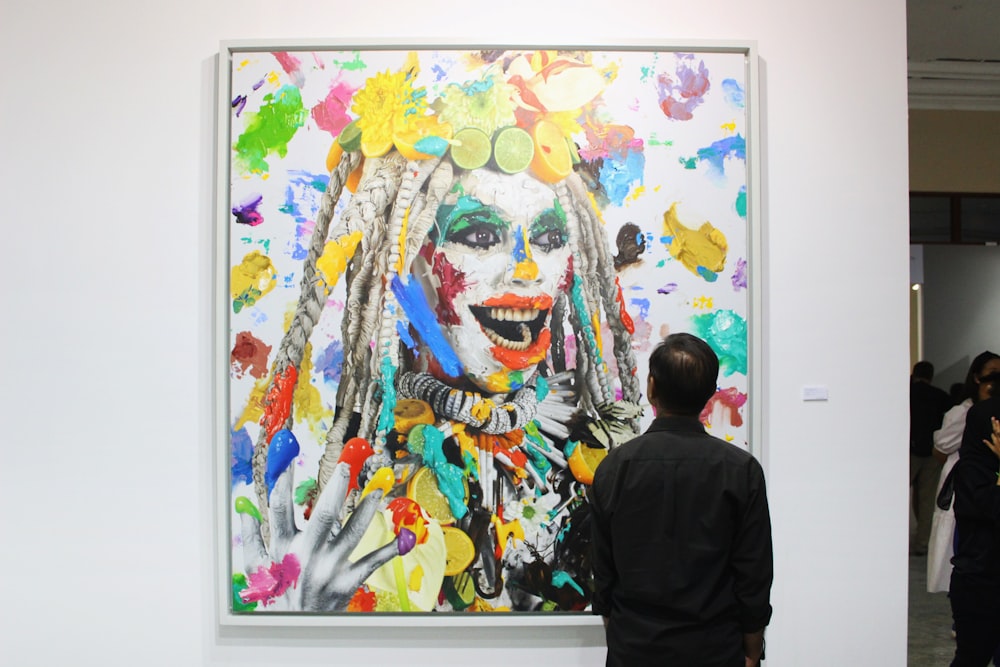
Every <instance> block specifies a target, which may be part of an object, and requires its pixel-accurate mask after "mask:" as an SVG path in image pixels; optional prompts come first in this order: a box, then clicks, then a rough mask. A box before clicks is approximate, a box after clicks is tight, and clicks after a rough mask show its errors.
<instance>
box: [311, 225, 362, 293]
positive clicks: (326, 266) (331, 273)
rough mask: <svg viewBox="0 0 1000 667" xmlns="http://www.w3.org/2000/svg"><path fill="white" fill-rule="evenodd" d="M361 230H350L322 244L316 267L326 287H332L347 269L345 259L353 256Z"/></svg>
mask: <svg viewBox="0 0 1000 667" xmlns="http://www.w3.org/2000/svg"><path fill="white" fill-rule="evenodd" d="M361 236H362V234H361V232H360V231H356V232H352V233H350V234H348V235H346V236H341V237H340V238H338V239H336V240H333V241H327V242H326V245H325V246H323V254H322V255H320V256H319V259H317V260H316V268H317V269H319V272H320V274H321V275H322V276H323V282H325V283H326V285H327V287H333V286H334V285H336V284H337V281H338V280H340V276H342V275H343V273H344V271H346V270H347V260H349V259H350V258H351V257H353V256H354V251H355V250H357V248H358V244H359V243H361Z"/></svg>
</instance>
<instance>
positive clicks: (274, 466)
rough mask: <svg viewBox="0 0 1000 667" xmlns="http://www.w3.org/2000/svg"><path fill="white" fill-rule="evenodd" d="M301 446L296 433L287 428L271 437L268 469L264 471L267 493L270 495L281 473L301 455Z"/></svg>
mask: <svg viewBox="0 0 1000 667" xmlns="http://www.w3.org/2000/svg"><path fill="white" fill-rule="evenodd" d="M300 451H301V448H300V447H299V441H298V440H297V439H296V438H295V434H294V433H292V432H291V431H290V430H288V429H287V428H283V429H281V430H279V431H278V432H277V433H275V434H274V436H272V437H271V442H270V444H269V446H268V448H267V470H266V471H265V472H264V481H265V482H267V495H268V496H269V497H270V495H271V491H273V490H274V485H275V484H277V483H278V478H279V477H281V474H282V473H283V472H285V471H286V470H288V466H289V465H291V463H292V461H294V460H295V458H296V457H297V456H298V455H299V452H300Z"/></svg>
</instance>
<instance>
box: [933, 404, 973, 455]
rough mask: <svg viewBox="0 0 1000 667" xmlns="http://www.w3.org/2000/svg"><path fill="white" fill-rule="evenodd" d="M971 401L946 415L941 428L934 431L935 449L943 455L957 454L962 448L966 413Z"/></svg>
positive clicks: (956, 407) (959, 405) (954, 408)
mask: <svg viewBox="0 0 1000 667" xmlns="http://www.w3.org/2000/svg"><path fill="white" fill-rule="evenodd" d="M970 405H972V402H971V401H963V402H961V403H959V404H958V405H956V406H955V407H953V408H952V409H951V410H949V411H948V412H946V413H945V415H944V420H943V421H942V422H941V428H939V429H938V430H936V431H934V449H936V450H938V451H939V452H941V453H942V454H951V453H952V452H957V451H958V448H959V447H961V446H962V432H963V431H965V413H967V412H968V411H969V406H970Z"/></svg>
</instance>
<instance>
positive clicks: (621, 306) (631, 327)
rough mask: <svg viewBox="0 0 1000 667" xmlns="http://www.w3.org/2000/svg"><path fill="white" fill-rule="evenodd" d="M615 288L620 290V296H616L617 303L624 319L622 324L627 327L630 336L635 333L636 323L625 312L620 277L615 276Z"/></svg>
mask: <svg viewBox="0 0 1000 667" xmlns="http://www.w3.org/2000/svg"><path fill="white" fill-rule="evenodd" d="M615 287H617V288H618V294H617V295H616V296H615V301H617V302H618V311H619V314H620V316H621V318H622V324H623V325H624V326H625V330H626V331H628V332H629V334H634V333H635V323H634V322H633V321H632V316H631V315H629V314H628V311H627V310H625V297H624V296H622V284H621V282H619V280H618V276H615Z"/></svg>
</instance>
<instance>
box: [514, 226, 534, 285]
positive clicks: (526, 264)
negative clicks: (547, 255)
mask: <svg viewBox="0 0 1000 667" xmlns="http://www.w3.org/2000/svg"><path fill="white" fill-rule="evenodd" d="M513 260H514V272H513V278H514V281H515V282H534V281H536V280H538V273H539V271H538V264H536V263H535V260H534V258H533V257H532V256H531V244H530V243H528V233H527V230H526V229H525V228H524V227H519V228H518V229H517V232H516V233H515V234H514V251H513Z"/></svg>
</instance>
